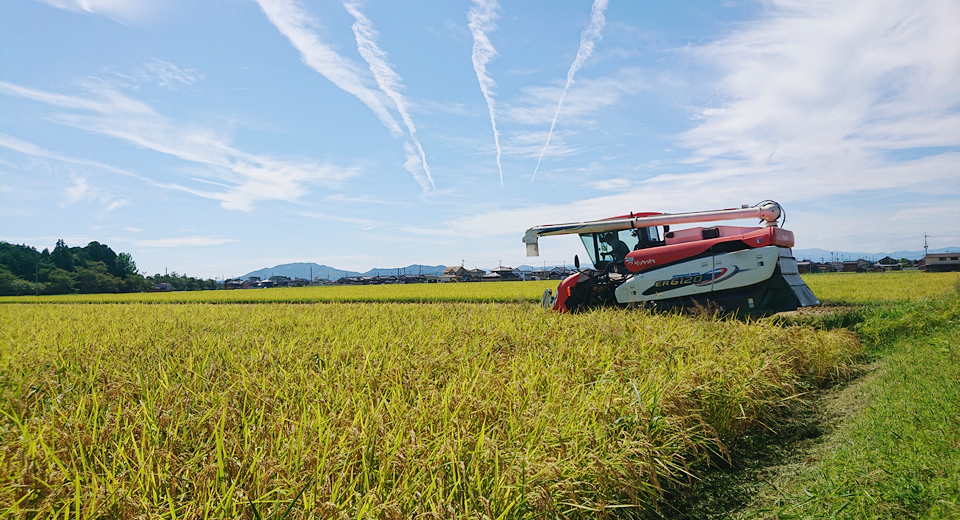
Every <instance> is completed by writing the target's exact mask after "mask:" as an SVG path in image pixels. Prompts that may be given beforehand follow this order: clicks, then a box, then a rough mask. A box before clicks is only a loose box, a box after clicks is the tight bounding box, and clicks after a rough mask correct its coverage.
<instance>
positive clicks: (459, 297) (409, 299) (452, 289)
mask: <svg viewBox="0 0 960 520" xmlns="http://www.w3.org/2000/svg"><path fill="white" fill-rule="evenodd" d="M558 284H559V282H558V281H556V280H550V281H531V282H471V283H429V284H397V285H324V286H316V287H280V288H271V289H236V290H229V291H224V290H220V291H191V292H158V293H123V294H60V295H55V296H2V297H0V303H133V302H137V303H333V302H337V303H349V302H393V303H436V302H473V303H507V302H538V301H540V297H541V296H542V295H543V290H544V289H547V288H551V289H556V288H557V285H558Z"/></svg>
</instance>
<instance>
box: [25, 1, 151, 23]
mask: <svg viewBox="0 0 960 520" xmlns="http://www.w3.org/2000/svg"><path fill="white" fill-rule="evenodd" d="M37 1H39V2H41V3H45V4H48V5H51V6H53V7H56V8H59V9H65V10H67V11H74V12H80V13H89V14H98V15H104V16H106V17H108V18H112V19H114V20H116V21H119V22H124V23H128V22H140V21H143V20H146V19H148V18H150V17H151V16H152V15H154V14H155V13H157V12H158V11H159V10H160V8H161V6H162V5H163V3H162V2H160V1H158V0H37Z"/></svg>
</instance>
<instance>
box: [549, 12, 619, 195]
mask: <svg viewBox="0 0 960 520" xmlns="http://www.w3.org/2000/svg"><path fill="white" fill-rule="evenodd" d="M606 9H607V0H593V9H592V11H591V13H590V25H588V26H587V28H586V29H584V30H583V33H581V34H580V48H579V49H577V57H576V58H574V60H573V63H572V64H570V70H568V71H567V82H566V84H564V86H563V91H562V92H560V100H559V101H558V102H557V111H556V112H554V114H553V120H552V121H551V122H550V131H549V132H547V142H546V143H544V144H543V150H541V151H540V158H539V159H537V167H536V168H534V170H533V176H532V177H530V182H533V179H535V178H536V177H537V170H539V169H540V161H542V160H543V154H544V152H546V151H547V148H548V147H549V146H550V137H552V136H553V128H554V127H555V126H557V118H558V117H560V109H561V108H562V107H563V98H564V97H566V95H567V91H568V90H570V85H571V84H572V83H573V78H574V76H575V75H576V74H577V71H578V70H580V67H582V66H583V63H584V62H585V61H587V58H589V57H590V55H591V54H593V47H594V45H596V43H597V41H598V40H600V38H601V36H602V32H603V26H604V25H605V24H606V19H605V18H604V16H603V12H604V11H605V10H606Z"/></svg>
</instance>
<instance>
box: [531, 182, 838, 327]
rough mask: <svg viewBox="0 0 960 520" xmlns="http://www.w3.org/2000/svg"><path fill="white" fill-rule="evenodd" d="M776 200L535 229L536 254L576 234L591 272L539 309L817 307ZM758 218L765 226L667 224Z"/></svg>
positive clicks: (761, 311)
mask: <svg viewBox="0 0 960 520" xmlns="http://www.w3.org/2000/svg"><path fill="white" fill-rule="evenodd" d="M783 213H784V212H783V209H782V208H781V207H780V205H779V204H777V203H776V202H773V201H764V202H762V203H760V204H758V205H756V206H753V207H750V206H747V205H744V206H741V207H740V208H739V209H736V208H735V209H722V210H716V211H701V212H695V213H674V214H669V213H631V214H629V215H623V216H620V217H611V218H607V219H603V220H592V221H588V222H577V223H571V224H555V225H545V226H536V227H532V228H530V229H528V230H527V232H526V233H525V234H524V236H523V242H524V243H525V244H526V245H527V256H539V255H540V251H539V247H538V245H537V239H538V238H539V237H541V236H551V235H568V234H574V233H576V234H578V235H580V239H581V240H582V241H583V245H584V246H585V247H586V249H587V254H588V255H589V256H590V260H591V262H593V266H594V269H580V261H579V258H577V257H574V264H575V265H576V266H577V269H578V272H577V274H574V275H571V276H569V277H567V278H566V279H565V280H563V281H562V282H560V286H559V287H557V294H555V295H554V294H553V293H552V291H551V290H550V289H547V290H546V291H544V294H543V305H544V306H545V307H552V308H553V309H554V310H556V311H560V312H576V311H579V310H582V309H588V308H594V307H603V306H611V305H619V306H626V305H629V304H640V305H646V306H649V307H652V308H655V309H677V308H679V309H683V308H696V307H705V308H707V309H716V310H718V311H720V312H721V313H727V314H738V315H765V314H774V313H777V312H783V311H792V310H796V309H797V307H808V306H812V305H819V304H820V301H819V300H818V299H817V297H816V296H814V294H813V291H811V290H810V288H809V287H807V284H805V283H804V282H803V280H802V279H801V278H800V275H799V273H798V272H797V262H796V260H795V259H794V258H793V253H792V252H791V251H790V248H791V247H793V244H794V241H793V232H791V231H787V230H785V229H783V228H781V227H779V226H778V225H777V220H779V219H780V217H781V215H783ZM747 218H758V219H760V221H761V222H762V223H764V224H765V225H764V226H762V227H737V226H714V227H691V228H687V229H682V230H677V231H671V230H670V226H676V225H679V224H691V223H699V222H717V221H724V220H735V219H747Z"/></svg>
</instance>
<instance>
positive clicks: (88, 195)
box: [66, 175, 95, 204]
mask: <svg viewBox="0 0 960 520" xmlns="http://www.w3.org/2000/svg"><path fill="white" fill-rule="evenodd" d="M66 192H67V202H68V203H70V204H74V203H77V202H80V201H82V200H93V199H94V198H95V196H94V193H93V189H92V188H91V187H90V184H89V183H88V182H87V177H86V176H85V175H74V176H73V185H72V186H68V187H67V188H66Z"/></svg>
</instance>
